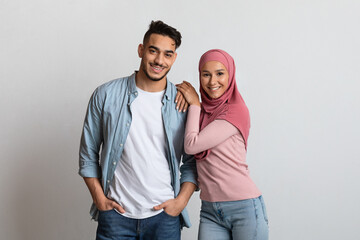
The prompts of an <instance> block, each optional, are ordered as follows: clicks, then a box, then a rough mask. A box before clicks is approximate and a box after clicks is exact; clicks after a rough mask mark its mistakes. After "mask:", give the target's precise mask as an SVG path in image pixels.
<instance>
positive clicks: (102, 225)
mask: <svg viewBox="0 0 360 240" xmlns="http://www.w3.org/2000/svg"><path fill="white" fill-rule="evenodd" d="M110 239H112V240H113V239H116V240H117V239H119V240H180V217H179V216H177V217H173V216H170V215H168V214H167V213H165V211H163V212H161V213H159V214H157V215H155V216H153V217H149V218H145V219H133V218H127V217H124V216H122V215H121V214H119V213H117V212H116V211H115V210H110V211H100V213H99V219H98V229H97V232H96V240H110Z"/></svg>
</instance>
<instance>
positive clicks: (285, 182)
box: [0, 0, 360, 240]
mask: <svg viewBox="0 0 360 240" xmlns="http://www.w3.org/2000/svg"><path fill="white" fill-rule="evenodd" d="M359 12H360V3H359V1H357V0H342V1H340V0H336V1H333V0H311V1H310V0H273V1H268V0H251V1H250V0H248V1H243V0H240V1H239V0H238V1H235V0H234V1H214V0H207V1H204V0H198V1H195V0H192V1H172V0H168V1H158V0H153V1H115V0H112V1H111V0H101V1H100V0H98V1H95V0H86V1H85V0H79V1H75V0H73V1H70V0H62V1H56V0H53V1H46V0H43V1H41V0H32V1H26V0H24V1H21V0H11V1H6V0H1V1H0V41H1V42H0V80H1V85H0V110H1V117H0V126H1V138H0V148H1V151H0V161H1V167H0V194H1V204H0V233H1V239H6V240H23V239H34V240H49V239H51V240H63V239H70V240H72V239H74V240H77V239H94V234H95V230H96V223H94V222H92V221H90V217H89V215H88V210H89V206H90V203H91V197H90V194H89V193H88V190H87V188H86V186H85V184H84V182H83V180H82V179H81V178H80V177H79V176H78V175H77V169H78V145H79V138H80V134H81V127H82V122H83V118H84V114H85V109H86V106H87V102H88V99H89V97H90V95H91V93H92V91H93V90H94V89H95V88H96V87H97V86H98V85H100V84H102V83H104V82H106V81H109V80H112V79H114V78H118V77H121V76H127V75H130V74H131V73H132V72H133V71H134V70H135V69H137V68H138V66H139V62H140V59H139V58H138V57H137V46H138V44H139V43H140V42H141V41H142V37H143V34H144V32H145V31H146V30H147V27H148V24H149V23H150V21H151V20H152V19H161V20H163V21H165V22H166V23H168V24H170V25H173V26H175V27H176V28H178V29H179V30H180V31H181V33H182V34H183V44H182V46H181V47H180V49H179V50H178V58H177V61H176V62H175V65H174V66H173V69H172V71H171V74H170V76H169V77H170V79H171V80H172V81H173V82H175V83H177V82H180V81H182V80H188V81H190V82H192V83H193V84H194V85H195V87H196V88H197V89H198V86H199V85H198V79H197V63H198V59H199V57H200V56H201V54H202V53H203V52H205V51H206V50H208V49H211V48H221V49H224V50H226V51H228V52H229V53H230V54H231V55H232V56H233V57H234V59H235V62H236V66H237V75H236V76H237V82H238V86H239V89H240V91H241V93H242V95H243V97H244V99H245V100H246V102H247V105H248V107H249V109H250V113H251V119H252V127H251V132H250V138H249V148H248V162H249V165H250V169H251V174H252V177H253V179H254V181H255V182H256V183H257V185H258V186H259V188H260V189H261V190H262V192H263V195H264V198H265V201H266V204H267V208H268V215H269V219H270V236H271V239H272V240H290V239H291V240H303V239H307V240H312V239H313V240H319V239H326V240H338V239H357V238H358V235H359V234H358V227H359V222H360V207H359V203H358V201H359V197H360V193H359V189H360V181H359V178H358V177H359V175H360V174H359V173H360V164H359V160H360V157H359V156H360V151H359V149H360V148H359V143H360V127H359V123H360V106H359V105H360V97H359V93H358V92H359V89H360V84H359V80H360V78H359V77H360V76H359V72H360V66H359V65H360V64H359V63H360V47H359V42H360V33H359V23H360V18H359ZM199 206H200V202H199V195H198V194H197V193H196V194H194V196H193V197H192V199H191V202H190V204H189V210H190V212H191V220H192V222H193V227H192V228H191V229H186V230H184V231H183V237H182V238H183V239H185V240H192V239H196V235H197V228H198V221H199V217H198V216H199Z"/></svg>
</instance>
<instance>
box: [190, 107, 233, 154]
mask: <svg viewBox="0 0 360 240" xmlns="http://www.w3.org/2000/svg"><path fill="white" fill-rule="evenodd" d="M188 110H189V112H188V117H187V122H186V129H185V142H184V148H185V152H186V153H187V154H197V153H199V152H202V151H205V150H208V149H211V148H213V147H215V146H217V145H219V144H220V143H222V142H224V141H225V140H226V139H228V138H229V137H231V136H233V135H235V134H238V133H239V130H238V129H237V128H236V127H235V126H234V125H232V124H231V123H229V122H228V121H226V120H222V119H218V120H215V121H213V122H211V123H210V124H209V125H207V126H206V127H205V128H204V129H203V130H201V131H199V119H200V111H201V108H200V107H198V106H194V105H191V106H190V107H189V109H188Z"/></svg>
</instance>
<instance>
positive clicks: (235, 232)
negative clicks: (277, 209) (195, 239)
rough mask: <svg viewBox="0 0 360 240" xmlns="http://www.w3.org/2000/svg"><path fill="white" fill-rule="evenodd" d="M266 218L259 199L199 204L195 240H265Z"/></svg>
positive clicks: (266, 235)
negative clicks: (197, 236) (197, 238)
mask: <svg viewBox="0 0 360 240" xmlns="http://www.w3.org/2000/svg"><path fill="white" fill-rule="evenodd" d="M268 235H269V228H268V218H267V213H266V208H265V204H264V200H263V198H262V196H260V197H258V198H252V199H246V200H240V201H229V202H207V201H202V205H201V212H200V227H199V240H228V239H229V240H230V239H232V240H267V239H268Z"/></svg>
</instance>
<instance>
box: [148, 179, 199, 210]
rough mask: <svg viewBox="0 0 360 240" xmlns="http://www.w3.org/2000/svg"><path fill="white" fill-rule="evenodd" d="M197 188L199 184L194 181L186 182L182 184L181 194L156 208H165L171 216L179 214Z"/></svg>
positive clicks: (155, 208)
mask: <svg viewBox="0 0 360 240" xmlns="http://www.w3.org/2000/svg"><path fill="white" fill-rule="evenodd" d="M196 188H197V186H196V185H195V184H194V183H192V182H184V183H183V184H181V188H180V192H179V195H178V196H177V197H176V198H174V199H170V200H168V201H166V202H164V203H162V204H160V205H157V206H155V207H154V210H160V209H164V211H165V212H166V213H167V214H169V215H171V216H178V215H179V214H180V213H181V211H182V210H183V209H184V208H185V207H186V205H187V204H188V202H189V200H190V197H191V195H192V194H193V193H194V191H195V189H196Z"/></svg>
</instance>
